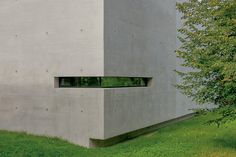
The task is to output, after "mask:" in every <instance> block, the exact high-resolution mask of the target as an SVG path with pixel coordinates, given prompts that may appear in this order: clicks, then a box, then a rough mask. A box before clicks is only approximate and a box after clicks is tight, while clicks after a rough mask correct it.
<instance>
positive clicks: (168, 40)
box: [0, 0, 190, 147]
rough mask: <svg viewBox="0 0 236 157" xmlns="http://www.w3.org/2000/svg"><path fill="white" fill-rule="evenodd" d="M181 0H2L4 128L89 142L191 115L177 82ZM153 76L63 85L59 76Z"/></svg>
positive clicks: (0, 117) (0, 106) (0, 122)
mask: <svg viewBox="0 0 236 157" xmlns="http://www.w3.org/2000/svg"><path fill="white" fill-rule="evenodd" d="M175 4H176V1H175V0H166V1H163V0H47V1H44V0H17V1H16V0H1V1H0V21H1V22H0V76H1V77H0V129H3V130H11V131H26V132H28V133H33V134H38V135H48V136H56V137H60V138H63V139H66V140H68V141H70V142H72V143H75V144H79V145H82V146H86V147H92V146H94V145H93V143H92V142H91V140H107V139H110V138H113V137H116V136H119V135H122V134H126V133H129V132H132V131H135V130H139V129H143V128H146V127H149V126H152V125H155V124H158V123H161V122H164V121H168V120H171V119H175V118H178V117H181V116H184V115H186V114H189V113H190V111H189V110H188V109H189V108H190V106H188V103H189V102H188V101H187V99H186V98H185V97H183V96H181V95H180V94H179V93H178V92H177V91H176V89H175V88H174V86H173V84H175V83H176V81H177V80H178V79H177V76H176V74H175V73H174V72H173V70H174V69H176V63H177V62H178V61H177V59H176V57H175V54H174V50H175V49H176V44H177V43H176V19H177V18H176V10H175ZM63 76H64V77H66V76H75V77H76V76H77V77H80V76H115V77H151V78H152V81H151V84H150V86H148V87H142V88H135V87H133V88H112V89H102V88H89V89H86V88H76V89H72V88H63V89H62V88H57V86H56V85H55V81H56V80H55V78H56V77H63Z"/></svg>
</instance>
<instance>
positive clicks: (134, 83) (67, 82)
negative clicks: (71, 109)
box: [59, 77, 151, 88]
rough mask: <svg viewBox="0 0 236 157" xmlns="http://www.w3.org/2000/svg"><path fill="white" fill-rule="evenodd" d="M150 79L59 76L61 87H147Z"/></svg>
mask: <svg viewBox="0 0 236 157" xmlns="http://www.w3.org/2000/svg"><path fill="white" fill-rule="evenodd" d="M150 80H151V78H140V77H59V88H116V87H117V88H118V87H147V86H148V85H149V82H150Z"/></svg>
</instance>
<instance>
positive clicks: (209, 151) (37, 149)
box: [0, 115, 236, 157]
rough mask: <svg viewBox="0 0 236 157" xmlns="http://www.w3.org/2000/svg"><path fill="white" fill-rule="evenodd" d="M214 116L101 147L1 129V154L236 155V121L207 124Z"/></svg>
mask: <svg viewBox="0 0 236 157" xmlns="http://www.w3.org/2000/svg"><path fill="white" fill-rule="evenodd" d="M212 116H213V115H207V116H201V117H194V118H192V119H189V120H185V121H183V122H178V123H176V124H171V125H169V126H168V127H165V128H162V129H159V130H158V131H156V132H154V133H150V134H147V135H144V136H141V137H138V138H136V139H133V140H129V141H126V142H123V143H120V144H118V145H115V146H112V147H108V148H97V149H86V148H82V147H79V146H75V145H73V144H69V143H67V142H65V141H62V140H59V139H55V138H47V137H37V136H32V135H27V134H24V133H10V132H5V131H0V157H236V122H232V123H229V124H227V125H225V126H222V127H221V128H217V127H216V126H208V125H204V123H205V122H206V121H207V120H208V119H211V118H212Z"/></svg>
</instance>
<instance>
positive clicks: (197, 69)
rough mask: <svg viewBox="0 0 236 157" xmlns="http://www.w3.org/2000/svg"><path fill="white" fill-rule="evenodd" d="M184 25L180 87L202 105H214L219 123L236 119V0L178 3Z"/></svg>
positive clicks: (182, 31) (178, 53)
mask: <svg viewBox="0 0 236 157" xmlns="http://www.w3.org/2000/svg"><path fill="white" fill-rule="evenodd" d="M177 9H178V10H179V11H180V12H181V13H182V21H183V26H182V28H180V29H179V33H180V35H179V37H178V38H179V40H180V41H181V47H180V48H179V49H178V50H177V51H176V54H177V57H179V58H181V59H182V61H183V63H182V66H183V67H186V68H187V69H188V70H187V72H186V71H176V72H177V73H178V74H179V75H180V76H181V78H182V82H181V83H180V84H178V85H177V88H178V89H180V90H181V91H182V92H183V93H184V94H185V95H187V96H189V97H191V98H192V99H193V100H194V101H196V102H198V103H199V104H205V103H211V104H212V103H213V104H216V105H218V106H219V107H218V108H217V109H215V111H216V112H219V113H220V115H221V116H219V117H217V118H216V119H214V120H212V122H216V123H217V124H221V123H223V122H226V121H229V120H235V119H236V110H235V108H236V0H189V1H187V2H184V3H177Z"/></svg>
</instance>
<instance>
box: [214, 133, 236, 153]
mask: <svg viewBox="0 0 236 157" xmlns="http://www.w3.org/2000/svg"><path fill="white" fill-rule="evenodd" d="M214 143H215V145H216V147H219V148H222V147H223V148H228V149H233V150H236V134H235V135H234V136H233V135H225V136H224V137H218V138H216V139H214Z"/></svg>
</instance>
